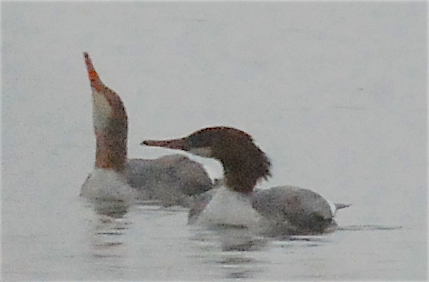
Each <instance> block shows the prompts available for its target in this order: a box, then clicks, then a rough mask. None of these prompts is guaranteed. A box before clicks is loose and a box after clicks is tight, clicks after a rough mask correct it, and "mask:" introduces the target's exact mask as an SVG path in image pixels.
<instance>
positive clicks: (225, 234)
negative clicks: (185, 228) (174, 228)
mask: <svg viewBox="0 0 429 282" xmlns="http://www.w3.org/2000/svg"><path fill="white" fill-rule="evenodd" d="M190 240H191V241H192V242H193V243H194V244H193V245H192V246H193V247H194V248H195V249H196V251H195V252H194V253H193V254H192V256H193V259H194V260H195V262H196V263H198V264H208V265H215V266H217V268H219V269H220V270H221V273H223V278H247V279H249V278H254V276H255V274H256V273H261V272H263V271H264V268H263V264H265V263H267V262H263V261H261V260H259V259H257V258H256V257H255V255H253V254H254V253H255V252H258V251H263V250H264V249H266V248H267V244H268V240H267V239H266V238H262V237H259V236H255V235H254V234H252V232H251V231H249V230H248V229H245V228H234V227H225V226H224V227H220V226H219V227H216V228H211V229H205V228H200V227H193V228H192V234H191V237H190Z"/></svg>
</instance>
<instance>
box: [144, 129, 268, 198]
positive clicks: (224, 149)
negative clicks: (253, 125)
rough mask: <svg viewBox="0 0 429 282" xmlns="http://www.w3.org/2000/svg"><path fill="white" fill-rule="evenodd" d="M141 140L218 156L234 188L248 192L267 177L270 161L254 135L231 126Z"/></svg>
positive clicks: (226, 176) (211, 156)
mask: <svg viewBox="0 0 429 282" xmlns="http://www.w3.org/2000/svg"><path fill="white" fill-rule="evenodd" d="M142 144H145V145H148V146H159V147H164V148H170V149H179V150H184V151H188V152H190V153H192V154H195V155H199V156H202V157H207V158H214V159H217V160H219V161H220V162H221V163H222V165H223V169H224V176H225V182H226V183H225V184H226V186H227V187H229V188H230V189H232V190H235V191H238V192H243V193H249V192H252V190H253V188H254V186H255V185H256V183H257V182H258V181H259V180H261V179H267V178H268V177H269V176H271V174H270V166H271V163H270V161H269V159H268V157H267V156H266V155H265V153H264V152H262V150H261V149H260V148H259V147H258V146H256V145H255V143H253V139H252V137H251V136H250V135H249V134H247V133H245V132H243V131H241V130H238V129H235V128H231V127H223V126H221V127H209V128H204V129H201V130H198V131H196V132H194V133H192V134H191V135H189V136H187V137H184V138H179V139H172V140H163V141H156V140H146V141H143V142H142Z"/></svg>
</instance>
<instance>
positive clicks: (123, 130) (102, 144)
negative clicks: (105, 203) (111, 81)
mask: <svg viewBox="0 0 429 282" xmlns="http://www.w3.org/2000/svg"><path fill="white" fill-rule="evenodd" d="M84 57H85V63H86V67H87V70H88V77H89V80H90V83H91V89H92V101H93V104H92V117H93V123H94V132H95V138H96V140H97V149H96V156H95V167H97V168H104V169H112V170H117V171H123V170H124V168H125V164H126V161H127V133H128V122H127V113H126V111H125V107H124V104H123V103H122V101H121V98H120V97H119V96H118V95H117V94H116V93H115V92H114V91H112V90H110V89H109V88H107V86H105V85H104V83H103V82H102V81H101V80H100V77H99V76H98V74H97V72H96V71H95V69H94V66H93V64H92V62H91V59H90V58H89V56H88V54H87V53H84Z"/></svg>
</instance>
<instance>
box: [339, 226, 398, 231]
mask: <svg viewBox="0 0 429 282" xmlns="http://www.w3.org/2000/svg"><path fill="white" fill-rule="evenodd" d="M401 228H402V226H383V225H349V226H342V227H339V228H338V230H339V231H370V230H397V229H401Z"/></svg>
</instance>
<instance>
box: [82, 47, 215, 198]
mask: <svg viewBox="0 0 429 282" xmlns="http://www.w3.org/2000/svg"><path fill="white" fill-rule="evenodd" d="M84 57H85V63H86V67H87V70H88V76H89V80H90V84H91V89H92V98H93V99H92V100H93V123H94V132H95V138H96V155H95V168H94V171H93V172H92V173H91V174H90V175H89V176H88V178H87V179H86V181H85V183H84V184H83V185H82V189H81V193H80V195H81V196H83V197H85V198H89V199H98V200H109V199H112V200H120V201H124V202H127V203H132V202H134V201H135V200H136V199H138V200H154V201H159V202H160V204H161V205H164V206H169V205H175V204H185V203H186V198H187V197H188V196H189V195H194V194H198V193H202V192H205V191H207V190H209V189H210V188H211V186H212V181H211V179H210V177H209V176H208V174H207V172H206V171H205V170H204V168H203V166H202V165H201V164H199V163H197V162H195V161H192V160H190V159H189V158H188V157H186V156H184V155H170V156H164V157H161V158H158V159H151V160H143V159H128V158H127V134H128V122H127V113H126V110H125V106H124V104H123V102H122V100H121V98H120V97H119V96H118V95H117V94H116V93H115V92H114V91H112V90H111V89H109V88H108V87H107V86H105V85H104V84H103V82H102V81H101V80H100V78H99V76H98V74H97V72H96V71H95V69H94V66H93V64H92V62H91V59H90V58H89V56H88V54H87V53H84Z"/></svg>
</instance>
